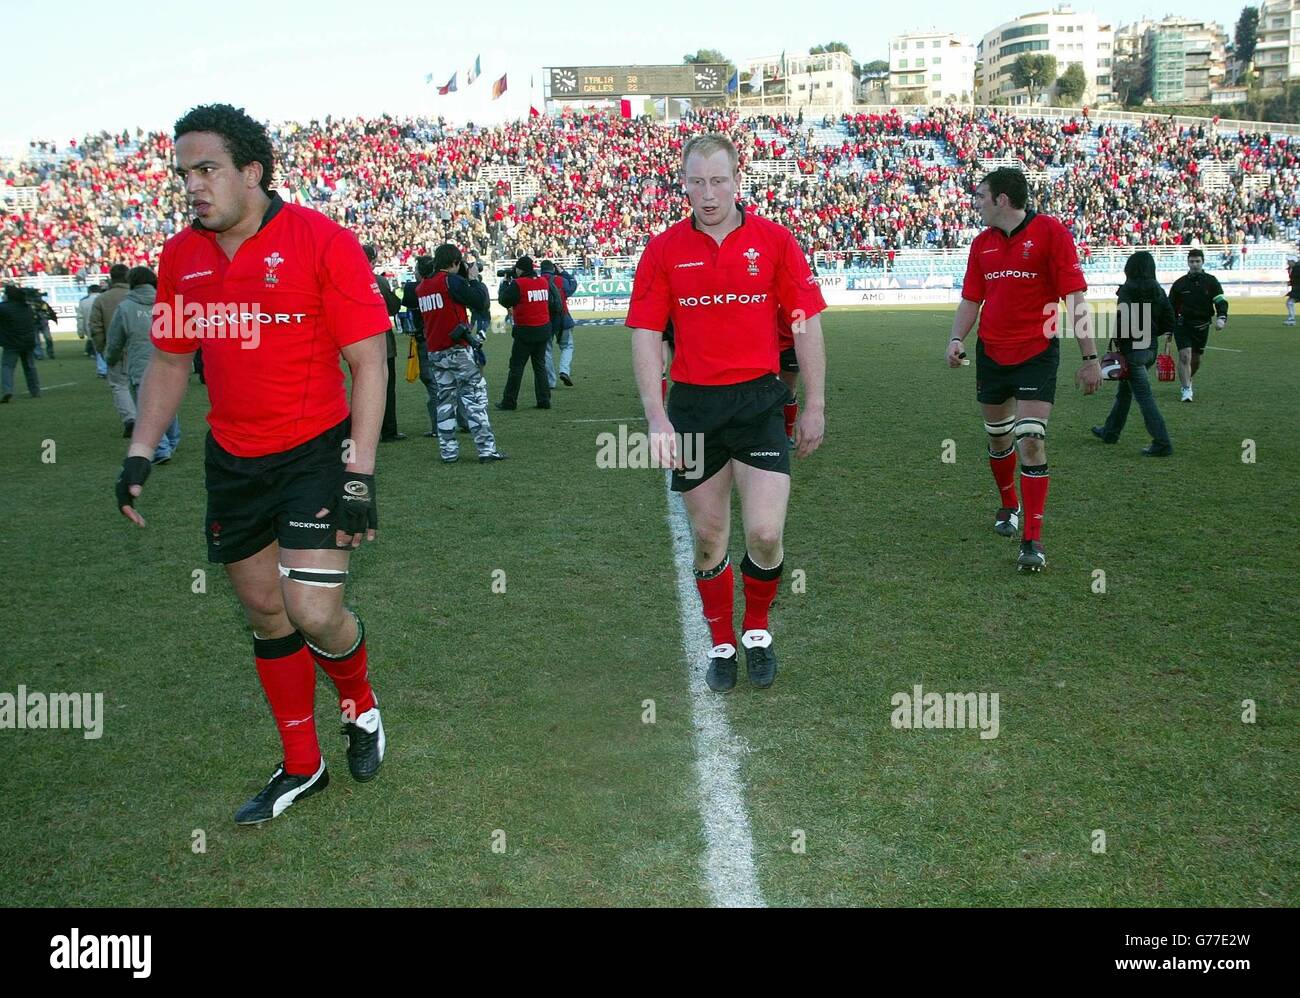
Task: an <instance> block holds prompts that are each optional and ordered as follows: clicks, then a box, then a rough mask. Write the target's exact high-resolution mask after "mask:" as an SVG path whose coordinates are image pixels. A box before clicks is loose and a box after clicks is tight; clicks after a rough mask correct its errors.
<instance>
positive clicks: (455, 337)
mask: <svg viewBox="0 0 1300 998" xmlns="http://www.w3.org/2000/svg"><path fill="white" fill-rule="evenodd" d="M486 338H487V337H485V336H484V335H483V334H482V333H481V332H479V331H478V330H477V329H471V328H470V327H469V326H467V325H466V324H465V323H463V322H462V323H459V324H458V325H457V326H456V328H455V329H453V330H452V331H451V341H452V342H453V343H464V344H465V345H466V346H468V347H469V348H470V349H471V350H477V349H479V348H480V347H481V346H483V341H484V340H485V339H486Z"/></svg>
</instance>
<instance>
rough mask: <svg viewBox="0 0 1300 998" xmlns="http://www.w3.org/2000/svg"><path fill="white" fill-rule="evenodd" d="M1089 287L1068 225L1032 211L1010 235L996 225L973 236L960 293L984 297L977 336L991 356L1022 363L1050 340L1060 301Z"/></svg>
mask: <svg viewBox="0 0 1300 998" xmlns="http://www.w3.org/2000/svg"><path fill="white" fill-rule="evenodd" d="M1087 289H1088V282H1087V281H1085V280H1084V278H1083V268H1082V267H1081V266H1080V265H1079V254H1078V252H1077V251H1076V250H1075V248H1074V239H1073V238H1072V237H1071V235H1070V233H1069V231H1068V230H1067V229H1066V228H1065V226H1064V225H1062V224H1061V223H1060V222H1058V221H1057V220H1056V219H1055V218H1052V217H1051V216H1050V215H1039V214H1038V213H1037V212H1033V211H1030V212H1027V213H1026V214H1025V220H1024V221H1023V222H1021V223H1020V225H1018V226H1017V227H1016V228H1015V229H1014V230H1012V232H1011V234H1010V235H1008V234H1007V233H1005V232H1003V231H1002V230H1001V229H999V228H996V227H994V228H989V229H985V230H984V231H983V232H981V233H980V234H979V235H978V236H976V237H975V241H974V242H973V243H971V247H970V257H969V258H968V259H967V261H966V279H965V281H964V282H963V283H962V287H961V296H962V297H963V298H965V299H966V300H967V301H973V302H983V303H984V308H983V309H982V310H981V312H980V322H979V338H980V340H981V341H983V343H984V352H985V354H986V355H987V356H988V357H989V359H990V360H992V361H994V362H995V363H998V364H1020V363H1023V362H1024V361H1026V360H1028V359H1029V358H1030V357H1034V356H1037V355H1038V354H1040V353H1042V352H1043V351H1044V350H1046V349H1047V348H1048V346H1049V345H1051V342H1052V340H1051V337H1050V336H1049V335H1048V334H1049V332H1052V331H1055V330H1059V329H1060V324H1059V321H1058V320H1055V319H1053V313H1054V312H1055V310H1056V303H1057V302H1058V301H1060V300H1061V299H1062V298H1064V297H1065V296H1066V295H1070V294H1074V293H1075V292H1077V291H1086V290H1087ZM1048 306H1051V308H1049V307H1048Z"/></svg>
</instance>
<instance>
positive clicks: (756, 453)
mask: <svg viewBox="0 0 1300 998" xmlns="http://www.w3.org/2000/svg"><path fill="white" fill-rule="evenodd" d="M749 456H750V457H780V456H781V452H780V451H779V450H752V451H750V452H749Z"/></svg>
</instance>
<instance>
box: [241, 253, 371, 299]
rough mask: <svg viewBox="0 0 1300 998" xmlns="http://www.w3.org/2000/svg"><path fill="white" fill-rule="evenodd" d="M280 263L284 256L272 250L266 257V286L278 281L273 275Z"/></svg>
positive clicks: (272, 285) (275, 283) (282, 261)
mask: <svg viewBox="0 0 1300 998" xmlns="http://www.w3.org/2000/svg"><path fill="white" fill-rule="evenodd" d="M282 263H284V257H282V256H281V255H280V254H279V253H276V252H274V251H273V252H272V253H271V255H270V256H268V257H266V285H267V287H272V288H273V287H275V286H276V285H277V284H279V283H280V278H278V277H276V276H275V268H276V267H278V266H280V264H282ZM376 290H378V289H376Z"/></svg>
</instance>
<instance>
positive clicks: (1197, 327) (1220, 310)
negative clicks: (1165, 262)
mask: <svg viewBox="0 0 1300 998" xmlns="http://www.w3.org/2000/svg"><path fill="white" fill-rule="evenodd" d="M1169 300H1170V302H1172V304H1173V306H1174V315H1175V317H1176V321H1175V325H1174V332H1173V337H1174V339H1175V340H1176V341H1177V343H1178V380H1179V381H1180V382H1181V383H1182V386H1183V390H1182V393H1181V395H1180V396H1179V400H1180V401H1182V402H1190V401H1192V378H1194V377H1195V376H1196V372H1197V370H1198V369H1199V368H1200V366H1201V358H1202V357H1204V356H1205V346H1206V343H1207V342H1208V340H1209V338H1210V323H1211V322H1213V323H1214V328H1215V329H1222V328H1223V327H1224V326H1226V325H1227V324H1228V299H1227V297H1226V296H1225V295H1224V293H1223V285H1222V284H1220V283H1219V279H1218V278H1217V277H1215V276H1214V275H1213V274H1211V273H1208V272H1207V271H1206V269H1205V254H1204V253H1203V252H1202V251H1201V250H1198V249H1194V250H1191V251H1190V252H1189V253H1188V254H1187V273H1185V274H1184V275H1183V276H1182V277H1180V278H1178V280H1176V281H1174V286H1173V287H1171V288H1170V289H1169Z"/></svg>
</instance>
